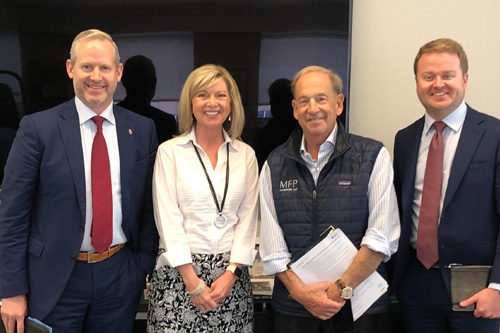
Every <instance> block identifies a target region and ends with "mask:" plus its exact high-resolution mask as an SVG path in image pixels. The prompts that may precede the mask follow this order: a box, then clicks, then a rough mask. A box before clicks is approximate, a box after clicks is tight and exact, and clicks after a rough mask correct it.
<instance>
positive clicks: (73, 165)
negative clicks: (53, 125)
mask: <svg viewBox="0 0 500 333" xmlns="http://www.w3.org/2000/svg"><path fill="white" fill-rule="evenodd" d="M60 116H61V117H60V119H59V121H58V127H59V131H60V133H61V140H62V143H63V145H64V150H65V153H66V156H67V157H68V163H69V167H70V169H71V174H72V175H73V183H74V185H75V191H76V196H77V198H78V203H79V204H80V212H81V214H82V222H83V223H85V209H86V187H85V167H84V163H83V151H82V139H81V134H80V120H79V118H78V113H77V112H76V106H75V100H74V99H72V100H70V101H68V102H67V103H66V107H65V108H63V109H62V111H61V113H60Z"/></svg>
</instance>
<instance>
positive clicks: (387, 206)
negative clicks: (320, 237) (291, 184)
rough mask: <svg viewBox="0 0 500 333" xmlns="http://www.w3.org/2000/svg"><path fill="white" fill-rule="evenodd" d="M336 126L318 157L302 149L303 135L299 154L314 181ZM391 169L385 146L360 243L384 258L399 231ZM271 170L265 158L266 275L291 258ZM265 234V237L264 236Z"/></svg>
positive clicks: (331, 148)
mask: <svg viewBox="0 0 500 333" xmlns="http://www.w3.org/2000/svg"><path fill="white" fill-rule="evenodd" d="M337 128H338V127H337V126H335V129H334V130H333V131H332V133H331V134H330V135H329V137H328V138H327V139H326V141H325V142H324V143H323V144H322V145H321V146H320V149H319V154H318V160H317V161H314V160H313V159H312V158H311V155H310V154H309V153H307V152H306V150H305V141H304V140H305V139H304V137H302V143H301V148H300V150H301V156H302V158H303V160H304V161H305V163H306V165H307V167H308V169H309V171H310V172H311V174H312V176H313V178H314V181H315V182H317V179H318V176H319V174H320V172H321V169H323V167H324V166H325V164H326V163H327V162H328V159H329V158H330V156H331V154H332V153H333V151H334V148H335V144H334V142H335V139H336V137H337ZM393 179H394V173H393V170H392V163H391V157H390V155H389V152H388V151H387V149H386V148H385V147H382V149H381V150H380V152H379V154H378V156H377V159H376V161H375V163H374V166H373V170H372V173H371V176H370V181H369V184H368V206H369V207H368V209H369V217H368V228H367V230H366V232H365V235H364V237H363V239H362V241H361V245H364V246H367V247H368V248H369V249H371V250H373V251H375V252H380V253H383V254H384V255H385V257H384V261H387V260H389V258H390V256H391V255H392V254H394V253H395V252H396V250H397V249H398V240H399V235H400V223H399V212H398V208H397V201H396V192H395V191H394V186H393ZM271 184H272V183H271V171H270V169H269V165H268V164H267V161H266V162H265V163H264V166H263V168H262V171H261V176H260V185H261V190H260V191H261V192H260V207H261V219H262V225H261V230H260V235H261V237H260V254H261V257H262V261H263V268H264V274H265V275H273V274H277V273H280V272H283V271H285V270H286V269H287V264H288V263H289V262H290V260H291V254H290V252H289V251H288V247H287V245H286V242H285V239H284V236H283V231H282V229H281V227H280V225H279V223H278V217H277V214H276V208H275V206H274V200H273V194H272V186H271ZM263 235H265V237H263Z"/></svg>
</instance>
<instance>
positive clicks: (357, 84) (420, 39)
mask: <svg viewBox="0 0 500 333" xmlns="http://www.w3.org/2000/svg"><path fill="white" fill-rule="evenodd" d="M352 10H353V17H352V54H351V78H350V80H351V87H350V108H349V131H350V132H352V133H356V134H360V135H363V136H368V137H372V138H375V139H377V140H380V141H382V142H383V143H384V144H385V145H386V146H387V148H388V149H389V151H390V152H391V153H392V150H393V143H394V135H395V134H396V132H397V131H398V130H399V129H401V128H404V127H406V126H407V125H409V124H411V123H412V122H414V121H415V120H416V119H417V118H419V117H421V116H422V115H423V114H424V109H423V107H422V105H421V104H420V102H419V100H418V99H417V96H416V93H415V81H414V75H413V60H414V58H415V55H416V54H417V52H418V49H419V48H420V47H421V46H422V45H423V44H425V43H427V42H428V41H431V40H433V39H437V38H441V37H448V38H452V39H454V40H456V41H458V42H459V43H460V44H462V46H463V47H464V49H465V52H466V53H467V56H468V59H469V88H468V90H467V92H466V95H465V100H466V102H467V103H469V105H470V106H472V107H473V108H475V109H477V110H479V111H481V112H484V113H488V114H491V115H493V116H495V117H498V118H500V37H499V33H500V1H498V0H478V1H466V0H440V1H435V0H418V1H415V0H413V1H410V0H384V1H378V0H374V1H370V0H364V1H363V0H356V1H355V0H353V8H352Z"/></svg>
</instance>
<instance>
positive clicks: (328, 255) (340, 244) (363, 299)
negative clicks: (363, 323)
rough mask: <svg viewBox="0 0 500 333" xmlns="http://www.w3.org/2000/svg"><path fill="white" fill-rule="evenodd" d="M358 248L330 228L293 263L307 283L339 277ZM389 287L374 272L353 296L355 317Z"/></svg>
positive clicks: (296, 272)
mask: <svg viewBox="0 0 500 333" xmlns="http://www.w3.org/2000/svg"><path fill="white" fill-rule="evenodd" d="M357 252H358V250H357V249H356V247H355V246H354V244H352V242H351V241H350V240H349V238H347V236H346V235H345V234H344V233H343V232H342V230H340V229H335V230H332V231H330V233H329V234H328V236H326V237H325V238H324V239H323V240H322V241H320V242H319V243H318V244H316V245H315V246H314V247H313V248H312V249H311V250H309V251H308V252H307V253H306V254H304V255H303V256H302V257H301V258H299V259H298V260H297V261H295V262H293V263H292V264H291V265H290V269H291V270H292V271H293V272H294V273H295V274H296V275H297V276H298V277H299V278H300V280H301V281H302V282H304V284H306V285H311V284H314V283H318V282H323V281H336V280H337V279H339V278H340V277H342V275H343V274H344V273H345V272H346V271H347V268H349V266H350V265H351V263H352V261H353V260H354V257H355V256H356V254H357ZM387 289H388V284H387V281H385V279H384V278H383V277H382V276H381V275H380V274H379V273H378V272H377V271H375V272H373V273H372V274H371V275H370V276H369V277H368V278H366V279H365V280H364V281H363V282H362V283H361V284H360V285H359V286H357V287H356V289H354V296H353V297H352V298H351V306H352V314H353V318H354V320H356V319H358V318H359V317H360V316H361V315H362V314H363V313H364V312H365V311H366V310H368V308H369V307H370V306H371V305H372V304H373V303H374V302H375V301H376V300H377V299H378V298H379V297H380V296H382V295H383V294H384V293H385V292H386V291H387Z"/></svg>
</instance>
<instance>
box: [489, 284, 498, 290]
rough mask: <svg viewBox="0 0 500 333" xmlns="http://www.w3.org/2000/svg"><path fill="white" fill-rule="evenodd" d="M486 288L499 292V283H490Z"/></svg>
mask: <svg viewBox="0 0 500 333" xmlns="http://www.w3.org/2000/svg"><path fill="white" fill-rule="evenodd" d="M488 288H491V289H496V290H498V291H500V283H494V282H491V283H490V284H489V285H488Z"/></svg>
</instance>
